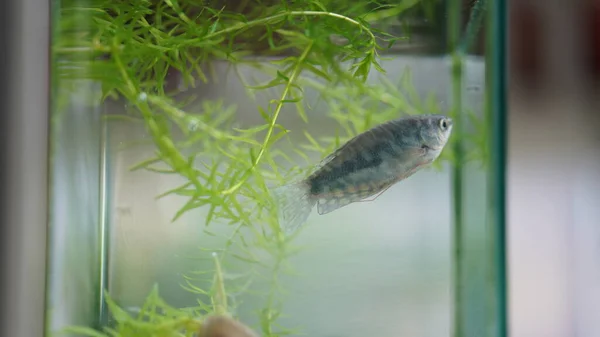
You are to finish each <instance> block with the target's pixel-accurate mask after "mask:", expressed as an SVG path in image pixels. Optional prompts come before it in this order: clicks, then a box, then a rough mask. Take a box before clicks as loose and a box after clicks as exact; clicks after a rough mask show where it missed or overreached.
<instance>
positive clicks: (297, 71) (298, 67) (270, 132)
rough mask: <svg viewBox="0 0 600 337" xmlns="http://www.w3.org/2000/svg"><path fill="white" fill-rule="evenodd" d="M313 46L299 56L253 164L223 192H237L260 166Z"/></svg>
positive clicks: (311, 43) (310, 45) (307, 47)
mask: <svg viewBox="0 0 600 337" xmlns="http://www.w3.org/2000/svg"><path fill="white" fill-rule="evenodd" d="M312 46H313V42H310V43H309V44H308V46H306V48H305V49H304V51H303V52H302V55H300V58H298V61H297V62H296V66H295V67H294V70H293V72H292V75H291V76H290V78H289V80H288V81H287V84H286V86H285V88H284V89H283V93H282V94H281V99H280V100H279V101H278V102H277V106H276V107H275V112H274V113H273V117H272V118H271V122H270V123H269V128H268V129H267V135H266V136H265V139H264V141H263V143H262V145H261V147H260V150H259V152H258V155H257V156H256V158H255V159H254V161H253V162H252V166H251V167H250V168H249V169H248V170H247V171H246V173H244V175H243V176H242V178H241V179H240V181H239V182H238V183H237V184H235V185H233V186H232V187H231V188H229V189H227V190H225V191H223V192H222V193H223V194H225V195H227V194H231V193H233V192H235V191H236V190H237V189H239V188H240V187H241V186H242V185H243V184H244V183H245V182H246V180H248V178H249V177H250V175H251V174H252V172H253V171H254V170H255V169H256V167H257V166H258V164H259V162H260V160H261V159H262V156H263V155H264V153H265V151H266V149H267V145H268V144H269V141H270V140H271V137H272V135H273V131H274V130H275V125H276V124H277V118H278V117H279V113H280V112H281V108H282V107H283V104H285V99H286V97H287V95H288V93H289V92H290V90H291V88H292V84H293V83H294V81H295V80H296V78H297V77H298V76H299V75H300V73H301V72H302V63H303V62H304V60H305V59H306V58H307V57H308V54H309V53H310V50H311V48H312Z"/></svg>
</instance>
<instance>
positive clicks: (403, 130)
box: [272, 115, 452, 233]
mask: <svg viewBox="0 0 600 337" xmlns="http://www.w3.org/2000/svg"><path fill="white" fill-rule="evenodd" d="M451 132H452V119H451V118H449V117H446V116H442V115H416V116H409V117H403V118H399V119H396V120H392V121H389V122H386V123H383V124H380V125H378V126H376V127H374V128H372V129H370V130H368V131H365V132H363V133H361V134H359V135H358V136H356V137H354V138H352V139H350V140H349V141H348V142H346V143H345V144H344V145H342V146H341V147H340V148H338V149H337V150H336V151H334V152H333V153H332V154H330V155H329V156H327V157H326V158H325V159H324V160H323V161H322V162H321V164H320V165H319V167H318V168H317V169H316V170H315V172H313V173H312V174H311V175H310V176H308V177H307V178H305V179H304V180H302V181H299V182H296V183H292V184H289V185H284V186H280V187H278V188H276V189H274V190H273V191H272V194H273V197H274V200H275V202H276V205H277V208H278V214H279V224H280V226H281V227H282V229H283V230H284V231H285V232H287V233H290V232H293V231H295V230H296V229H297V228H299V227H300V226H301V225H302V224H303V223H304V222H306V219H307V218H308V216H309V215H310V213H311V211H312V209H313V207H314V206H315V204H316V205H317V211H318V213H319V214H321V215H322V214H326V213H329V212H332V211H334V210H336V209H338V208H341V207H344V206H346V205H349V204H351V203H353V202H357V201H363V200H365V199H366V198H368V197H371V196H374V195H375V197H374V198H373V199H371V200H370V201H372V200H375V199H376V198H377V197H378V196H379V195H381V194H382V193H383V192H384V191H385V190H387V189H388V188H389V187H390V186H392V185H393V184H395V183H397V182H398V181H400V180H403V179H406V178H407V177H409V176H411V175H412V174H414V173H415V172H417V171H418V170H420V169H421V168H423V167H424V166H427V165H429V164H431V163H432V162H433V161H434V160H435V159H436V158H437V157H438V156H439V155H440V153H441V152H442V149H443V148H444V146H445V145H446V143H447V141H448V138H449V137H450V134H451Z"/></svg>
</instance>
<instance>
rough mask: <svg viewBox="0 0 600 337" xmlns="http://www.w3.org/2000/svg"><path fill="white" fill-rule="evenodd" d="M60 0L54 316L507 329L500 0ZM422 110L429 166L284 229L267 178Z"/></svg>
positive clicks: (334, 331)
mask: <svg viewBox="0 0 600 337" xmlns="http://www.w3.org/2000/svg"><path fill="white" fill-rule="evenodd" d="M53 6H54V7H53V15H52V19H53V41H52V57H53V63H52V67H53V68H52V83H53V87H52V88H53V92H52V107H53V113H52V127H51V155H52V158H51V186H50V189H51V192H50V197H51V199H50V200H51V204H50V207H51V223H50V238H49V255H50V258H49V276H48V291H47V292H48V329H49V331H50V332H52V333H61V334H62V335H64V334H66V335H69V334H71V335H74V336H75V335H90V336H91V335H93V334H94V333H96V335H95V336H100V335H104V334H105V335H106V336H109V335H111V332H110V331H116V332H117V333H119V336H150V335H155V336H159V335H160V336H175V335H177V334H176V333H177V332H179V333H181V335H182V336H183V335H185V336H189V335H191V334H192V333H194V332H196V331H200V329H201V325H202V322H203V319H204V318H205V317H207V316H210V315H214V314H228V315H231V316H233V317H234V318H235V319H237V320H239V321H240V322H242V323H243V324H246V325H248V326H249V327H251V328H252V329H253V330H254V331H256V332H257V333H258V334H259V335H261V336H283V335H289V334H291V335H301V334H304V335H309V336H323V337H337V336H344V337H352V336H357V337H358V336H365V335H378V336H423V337H425V336H431V337H434V336H435V337H438V336H457V337H459V336H477V337H485V336H494V337H495V336H498V337H500V336H504V330H503V327H504V324H505V323H504V312H503V310H504V305H503V303H504V301H505V299H504V294H503V287H504V275H503V270H504V269H503V268H504V266H503V264H504V262H503V248H504V246H503V240H502V237H503V195H502V193H503V189H504V181H503V178H502V176H503V148H502V144H503V143H502V142H503V137H504V130H503V127H502V126H503V113H504V111H503V107H504V104H505V103H504V97H503V96H502V95H503V93H502V90H501V89H502V88H503V85H504V84H503V82H502V81H503V76H502V73H503V71H504V69H503V62H504V59H503V34H504V26H503V22H502V20H503V16H502V13H503V11H504V8H503V6H504V5H503V2H502V1H498V0H496V1H493V0H492V1H484V0H480V1H458V0H454V1H437V0H415V1H377V2H376V1H366V0H365V1H345V0H339V1H326V0H322V1H313V0H306V1H294V2H286V1H280V0H274V1H191V0H178V1H175V0H170V1H143V0H138V1H114V0H113V1H94V0H89V1H55V2H54V3H53ZM486 9H487V10H486ZM423 114H442V115H446V116H449V117H451V118H452V119H453V130H452V134H451V136H450V139H449V141H448V143H447V144H446V146H445V147H444V149H443V151H442V153H441V155H440V157H439V158H438V159H436V160H435V161H434V162H433V164H432V165H430V166H428V167H426V168H423V169H421V170H419V171H418V172H416V173H415V174H414V175H412V176H410V177H408V178H406V179H404V180H402V181H399V182H398V183H396V184H394V185H392V186H391V187H390V188H389V189H387V190H386V191H385V192H384V193H382V194H381V195H380V196H378V197H377V198H376V199H375V200H371V199H373V198H370V199H368V200H365V201H364V202H354V203H351V204H349V205H347V206H345V207H342V208H339V209H337V210H335V211H333V212H330V213H327V214H323V215H321V214H319V212H318V211H317V207H315V209H313V210H312V212H311V213H310V215H309V217H308V219H307V221H306V223H305V224H304V225H303V226H301V227H300V228H299V230H297V231H295V232H286V231H284V230H283V224H282V221H280V218H279V217H278V216H277V214H278V213H277V208H276V205H277V204H278V203H277V202H278V200H277V198H273V193H272V191H273V189H274V188H276V187H278V186H282V185H286V184H290V183H293V182H295V181H298V180H300V179H303V178H305V177H306V176H307V175H308V174H310V173H312V172H313V171H314V170H315V169H316V168H318V167H319V166H318V165H319V163H320V162H321V160H322V159H323V158H325V157H326V156H327V155H329V154H330V153H332V152H333V151H334V150H335V149H336V148H338V147H339V146H341V145H342V144H344V142H346V141H348V140H349V139H351V138H352V137H354V136H356V135H358V134H360V133H362V132H365V131H367V130H368V129H370V128H372V127H374V126H376V125H378V124H381V123H384V122H386V121H389V120H392V119H396V118H400V117H407V116H414V115H423ZM374 179H375V178H374ZM298 202H300V200H298ZM110 329H113V330H110Z"/></svg>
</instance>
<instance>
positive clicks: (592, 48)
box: [507, 0, 600, 337]
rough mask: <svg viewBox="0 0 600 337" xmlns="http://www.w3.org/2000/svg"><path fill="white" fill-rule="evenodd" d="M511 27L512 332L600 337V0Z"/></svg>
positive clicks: (526, 336) (546, 0)
mask: <svg viewBox="0 0 600 337" xmlns="http://www.w3.org/2000/svg"><path fill="white" fill-rule="evenodd" d="M509 22H510V23H509V27H510V35H509V49H510V51H509V57H510V58H509V65H510V75H509V77H510V86H509V121H510V124H509V144H508V148H509V153H508V200H507V207H508V247H507V251H508V268H509V271H508V272H509V280H508V283H509V294H510V298H509V310H510V311H509V313H510V317H509V320H510V333H511V336H516V337H566V336H572V337H593V336H600V207H599V205H600V1H596V0H593V1H557V0H513V1H510V11H509Z"/></svg>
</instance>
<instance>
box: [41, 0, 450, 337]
mask: <svg viewBox="0 0 600 337" xmlns="http://www.w3.org/2000/svg"><path fill="white" fill-rule="evenodd" d="M434 2H435V1H430V0H414V1H402V2H397V1H350V0H347V1H346V0H337V1H334V0H321V1H317V0H305V1H294V2H288V1H249V0H246V1H239V2H237V4H236V5H235V6H234V5H233V4H231V3H228V2H226V1H210V2H196V1H183V0H179V1H177V0H164V1H148V0H135V1H125V0H119V1H114V0H113V1H104V0H90V1H84V2H81V1H62V2H61V5H60V10H59V14H58V15H59V21H58V22H59V25H60V26H59V27H57V28H56V30H57V33H56V35H55V40H54V42H53V59H54V63H53V70H54V73H53V76H54V77H55V78H56V81H57V83H58V84H59V85H60V86H62V87H65V88H66V87H69V86H75V85H76V83H77V82H76V81H74V80H80V79H91V80H95V81H98V82H99V83H101V85H102V97H99V102H101V101H103V100H107V99H123V100H124V101H125V102H127V104H128V106H129V107H130V110H131V112H130V113H129V115H128V116H129V118H130V119H132V120H134V121H139V122H141V123H143V124H144V126H145V127H146V130H147V133H148V134H149V135H150V137H151V139H152V142H153V144H154V145H155V148H156V152H155V156H154V157H152V158H149V159H147V160H145V161H144V162H141V163H139V164H138V165H135V166H134V167H132V168H131V169H132V170H149V171H152V172H156V173H157V174H176V175H179V176H181V177H183V178H184V179H185V183H184V184H182V185H181V186H178V187H175V188H173V189H171V190H169V191H165V193H163V194H162V195H160V196H158V197H159V198H162V197H166V196H170V195H177V196H181V197H185V198H187V201H186V203H185V204H184V205H183V206H182V208H181V209H180V210H179V211H178V212H177V213H176V214H174V216H173V221H175V220H177V219H179V218H180V217H181V216H182V215H183V214H185V213H187V212H189V211H191V210H194V209H198V208H205V209H207V216H206V218H205V219H204V224H203V225H204V226H205V228H206V229H205V231H204V232H205V233H206V234H207V235H217V234H215V233H214V231H212V230H211V226H215V225H218V226H220V228H221V227H223V226H227V225H229V226H228V227H226V228H227V229H228V230H227V234H226V236H225V237H224V238H223V242H224V243H223V244H222V245H221V246H218V247H203V254H204V255H205V256H206V255H208V254H213V253H214V254H216V255H214V256H212V255H211V258H213V259H214V260H215V270H200V271H197V272H191V273H189V274H188V275H186V276H185V277H184V280H183V283H184V285H183V286H184V287H185V288H186V289H187V290H189V291H190V292H192V293H194V294H196V295H197V296H198V306H197V307H195V308H188V309H182V308H172V307H170V306H169V305H167V304H166V303H165V302H164V301H163V300H162V299H161V298H160V297H159V295H158V292H157V290H156V289H155V290H154V291H153V292H152V293H151V294H150V295H149V297H148V299H147V301H146V304H145V305H144V306H143V307H142V309H141V312H140V314H139V315H138V316H137V317H132V316H131V315H129V314H128V313H126V312H125V311H123V310H122V309H121V308H119V306H118V305H117V304H116V303H115V302H114V301H113V300H112V299H111V298H110V296H109V295H107V296H106V301H107V303H108V305H109V309H110V311H111V315H112V316H113V318H114V320H115V322H116V327H114V328H113V327H104V328H103V329H104V331H105V333H101V332H99V331H97V330H90V329H84V328H71V329H70V331H71V332H77V333H80V334H86V335H89V336H148V335H155V336H171V335H173V336H180V335H185V336H188V335H191V333H193V332H195V331H198V329H199V326H200V325H201V320H200V319H201V317H204V316H205V315H208V314H211V313H215V312H217V313H219V312H226V311H232V310H235V305H236V303H235V300H234V299H235V297H234V296H233V295H232V294H233V293H235V292H236V291H244V289H246V288H247V287H248V284H250V283H251V282H253V281H254V280H256V279H265V278H266V280H267V281H268V282H269V291H268V293H267V294H265V295H266V296H264V303H263V304H262V307H263V309H262V310H260V312H259V316H260V322H261V323H260V325H261V326H260V328H261V329H260V330H261V334H262V336H265V337H267V336H282V335H285V334H290V333H291V332H292V330H289V329H285V328H279V327H278V325H277V324H276V321H277V319H278V317H280V315H281V312H280V306H281V303H280V295H281V294H282V290H283V289H282V288H281V285H280V282H279V277H280V274H281V273H282V272H289V271H291V267H290V266H289V265H288V264H287V259H288V258H289V257H290V256H291V255H292V254H295V253H297V252H298V251H299V249H300V247H295V246H294V245H293V244H292V242H293V239H294V237H295V236H290V237H286V236H285V235H283V233H282V232H281V230H280V228H279V224H278V223H277V218H276V216H275V214H274V210H273V207H272V204H271V200H270V195H269V192H268V188H269V187H270V186H273V185H279V184H282V183H284V182H286V181H289V180H291V179H295V178H297V177H299V176H300V175H302V174H304V173H305V170H306V169H310V167H311V164H314V160H310V157H311V156H312V157H315V156H316V157H323V156H325V155H326V154H328V153H330V152H331V151H332V150H333V149H334V148H335V147H337V146H338V145H339V144H340V143H341V142H343V141H345V140H347V139H349V138H350V137H352V136H354V135H356V134H357V133H360V132H363V131H364V130H366V129H368V128H370V127H371V126H373V125H375V124H377V123H380V122H383V121H386V120H389V119H392V118H396V117H399V116H400V115H401V114H405V113H406V114H418V113H423V112H428V113H442V111H441V109H440V107H439V106H438V105H437V100H436V98H435V97H434V96H430V97H428V98H427V99H426V100H422V99H421V98H420V97H419V95H417V94H416V92H415V90H414V88H413V87H412V79H411V72H410V70H407V71H406V72H405V74H404V76H403V78H402V79H400V83H393V82H391V81H390V80H389V79H386V78H385V77H382V80H381V83H379V84H368V83H366V82H365V80H366V78H367V76H368V75H369V74H370V73H372V72H373V69H374V70H375V71H378V72H385V71H384V69H382V68H381V66H380V65H379V59H380V55H379V53H380V52H381V51H382V50H384V49H385V48H390V47H391V46H392V45H393V44H394V43H402V41H403V40H404V39H408V35H406V34H404V33H403V34H402V36H400V37H398V36H393V35H391V34H389V33H387V32H386V28H388V27H389V26H390V25H391V24H397V23H398V22H400V24H402V21H403V14H405V13H406V12H407V11H408V10H415V9H420V10H421V11H423V13H425V14H426V15H433V14H431V13H432V10H431V6H432V4H433V3H434ZM384 45H385V46H384ZM257 55H262V56H265V55H270V56H276V58H273V59H261V60H256V58H255V56H257ZM219 60H225V61H227V62H229V63H230V64H231V65H233V67H236V66H251V67H255V68H257V69H260V71H261V72H262V73H264V74H265V75H268V76H270V79H269V80H267V81H266V82H262V83H256V82H255V81H252V79H248V78H244V77H243V75H242V74H241V73H238V75H239V77H240V81H242V82H243V83H245V84H246V86H247V92H248V95H250V96H253V95H256V94H257V93H267V94H268V95H269V97H271V99H270V101H269V103H268V104H267V105H266V106H257V113H258V114H260V115H261V117H262V118H263V123H261V124H258V125H252V126H245V127H239V126H237V125H235V113H236V107H235V106H234V105H228V104H226V103H224V102H222V101H218V100H215V101H210V100H205V101H202V102H201V104H200V105H199V108H198V107H197V106H198V105H196V107H195V108H190V107H194V105H193V104H195V103H196V102H193V101H184V102H180V101H177V100H176V98H175V97H174V94H175V93H174V92H172V91H170V90H169V83H168V77H169V76H168V75H169V74H170V73H171V72H172V71H176V72H178V73H179V74H180V75H181V77H182V78H183V80H184V83H185V84H186V85H188V86H192V87H194V86H195V85H196V82H197V81H202V82H205V83H208V82H210V81H214V80H218V79H216V78H215V75H214V74H212V75H211V64H212V62H214V61H219ZM309 89H311V90H314V91H316V92H317V93H318V94H319V99H321V100H322V101H323V102H325V103H326V104H327V112H326V113H327V116H328V117H330V118H332V119H333V120H335V121H336V122H337V123H338V125H339V128H338V130H337V132H336V134H335V135H332V136H331V137H329V138H320V139H317V138H315V137H313V136H312V135H311V134H310V133H309V132H308V131H304V133H303V136H304V142H303V143H301V144H299V145H298V146H293V147H292V149H293V151H294V152H295V153H296V154H297V157H300V158H303V159H304V160H305V162H301V163H299V162H298V159H296V158H293V156H291V155H289V154H288V153H286V151H283V150H281V149H279V148H277V146H276V145H277V144H282V143H285V141H286V140H287V141H288V142H289V140H290V137H289V128H288V127H286V126H285V125H283V124H282V123H281V122H280V118H279V117H280V115H281V113H282V111H283V110H284V108H288V106H290V107H293V110H295V112H296V113H297V114H298V116H300V118H301V119H302V120H303V121H304V122H305V123H306V125H309V124H310V119H309V117H308V114H307V112H306V109H310V106H309V104H307V102H306V101H305V100H304V99H303V98H304V93H305V91H306V90H309ZM59 100H60V98H57V101H56V102H55V103H54V109H55V111H56V113H60V109H59V108H58V106H59V105H58V104H59ZM190 109H193V111H190ZM375 112H376V113H375ZM459 112H460V111H453V112H452V113H453V114H457V113H459ZM453 158H454V156H453V153H452V152H450V151H445V152H444V154H443V155H442V158H441V159H442V160H443V159H446V160H449V161H451V162H452V161H453ZM442 160H440V161H438V162H437V164H436V165H437V166H438V167H439V165H441V162H442ZM298 167H303V168H305V169H297V168H298ZM235 261H237V262H241V263H242V264H243V268H241V269H242V270H243V275H244V276H243V277H240V278H237V279H235V280H225V279H224V276H223V275H224V274H223V272H222V271H221V268H230V270H235V269H236V268H240V267H239V266H236V264H235ZM222 266H223V267H222ZM225 283H228V289H229V291H228V292H225V290H224V289H225V286H224V284H225ZM209 284H212V286H208V285H209ZM228 300H232V301H233V303H230V304H229V305H228V304H227V303H228ZM182 331H184V332H182Z"/></svg>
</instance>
